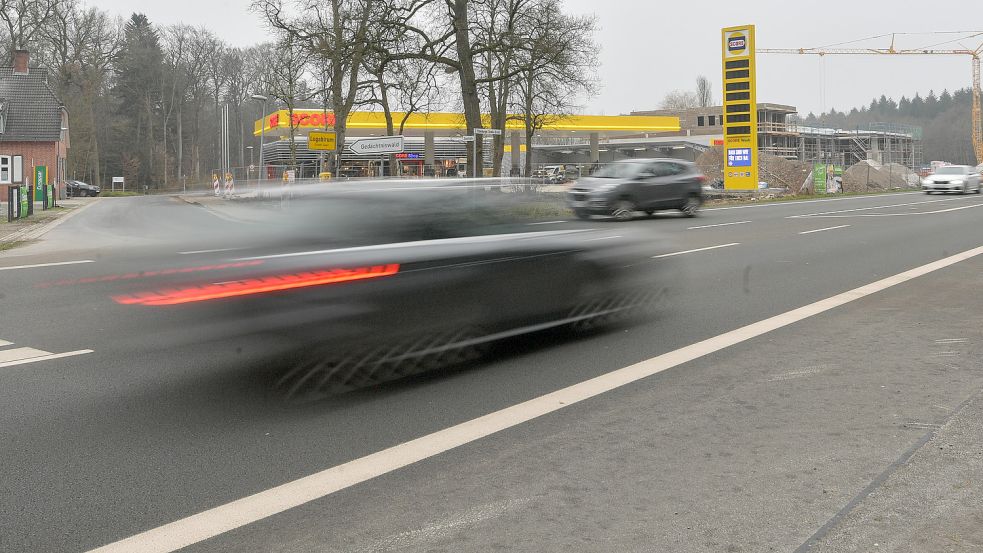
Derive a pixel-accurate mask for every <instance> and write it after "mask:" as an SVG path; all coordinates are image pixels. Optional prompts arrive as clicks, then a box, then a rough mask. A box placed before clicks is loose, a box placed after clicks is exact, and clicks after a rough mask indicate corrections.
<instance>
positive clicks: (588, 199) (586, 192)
mask: <svg viewBox="0 0 983 553" xmlns="http://www.w3.org/2000/svg"><path fill="white" fill-rule="evenodd" d="M706 181H707V178H706V176H704V175H703V174H702V173H700V171H699V170H698V169H697V168H696V166H695V165H694V164H692V163H690V162H688V161H683V160H679V159H628V160H623V161H618V162H615V163H611V164H609V165H607V166H605V167H602V168H601V169H599V170H598V171H597V172H595V173H594V174H593V175H591V176H590V177H588V178H582V179H580V180H578V181H577V183H576V184H575V185H574V186H573V187H571V189H570V191H569V192H568V194H567V205H569V206H570V208H571V209H573V211H574V213H575V214H576V215H577V217H579V218H581V219H586V218H589V217H590V216H591V215H611V216H613V217H615V218H616V219H618V220H622V221H627V220H630V219H631V218H632V217H634V215H635V213H636V212H638V211H643V212H645V213H646V214H648V215H651V214H652V213H654V212H656V211H658V210H661V209H678V210H680V211H682V212H683V214H685V215H686V216H688V217H695V216H696V215H697V213H698V212H699V210H700V207H701V206H702V205H703V185H704V183H706Z"/></svg>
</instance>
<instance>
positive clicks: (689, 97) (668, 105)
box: [660, 90, 700, 111]
mask: <svg viewBox="0 0 983 553" xmlns="http://www.w3.org/2000/svg"><path fill="white" fill-rule="evenodd" d="M699 105H700V99H699V98H698V97H697V95H696V93H695V92H690V91H689V90H673V91H670V92H669V93H668V94H666V96H665V98H663V99H662V103H661V104H660V107H661V108H662V109H669V110H673V111H681V110H684V109H692V108H695V107H698V106H699Z"/></svg>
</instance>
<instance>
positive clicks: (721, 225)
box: [686, 221, 751, 230]
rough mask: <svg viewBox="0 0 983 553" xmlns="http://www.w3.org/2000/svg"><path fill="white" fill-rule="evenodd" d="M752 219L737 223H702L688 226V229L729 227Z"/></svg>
mask: <svg viewBox="0 0 983 553" xmlns="http://www.w3.org/2000/svg"><path fill="white" fill-rule="evenodd" d="M750 222H751V221H737V222H735V223H717V224H716V225H700V226H698V227H688V228H687V229H686V230H696V229H701V228H714V227H727V226H730V225H746V224H748V223H750Z"/></svg>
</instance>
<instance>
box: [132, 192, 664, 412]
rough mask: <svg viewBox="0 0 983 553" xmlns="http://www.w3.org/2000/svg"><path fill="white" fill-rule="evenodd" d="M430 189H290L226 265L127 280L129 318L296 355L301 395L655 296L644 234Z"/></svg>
mask: <svg viewBox="0 0 983 553" xmlns="http://www.w3.org/2000/svg"><path fill="white" fill-rule="evenodd" d="M336 186H337V185H336ZM363 187H364V185H363ZM425 188H441V189H440V190H429V191H427V190H413V191H406V192H402V191H392V190H387V191H384V192H363V191H360V190H357V189H355V190H353V191H351V192H341V193H338V192H337V189H336V190H335V192H333V193H331V194H330V195H329V194H325V195H323V196H319V195H316V194H313V195H307V196H305V197H304V198H303V199H298V198H294V200H293V201H292V202H291V204H290V208H289V209H290V211H289V213H288V214H284V215H283V216H282V220H284V221H289V225H285V226H283V227H282V228H281V229H280V230H279V231H276V230H273V229H271V228H270V227H264V228H263V229H262V233H263V235H262V238H259V237H258V236H249V235H248V234H247V233H246V232H242V233H240V236H241V238H242V239H243V242H244V243H249V242H253V243H256V242H259V243H260V244H261V245H259V246H256V247H254V248H252V249H251V251H248V252H246V251H237V257H236V258H234V259H232V260H229V261H228V262H227V263H225V264H218V265H212V266H211V267H208V271H206V272H205V273H204V274H202V273H195V272H188V273H185V272H181V271H177V272H173V271H172V272H171V273H168V275H167V276H166V278H163V279H162V280H163V282H157V283H156V284H154V285H152V286H151V285H150V283H149V282H147V281H146V279H144V280H143V281H132V282H126V283H123V284H125V288H117V291H116V293H114V299H115V300H116V302H117V303H118V304H121V305H122V306H124V307H123V308H125V309H126V311H125V312H121V317H123V316H129V315H135V316H139V317H149V318H150V319H149V321H152V328H153V329H154V332H155V333H156V334H157V335H158V336H160V337H161V339H162V341H166V342H171V341H172V338H174V337H177V336H181V338H179V339H178V341H180V340H185V341H188V340H190V341H198V342H205V343H214V344H215V347H216V348H224V349H226V350H228V349H229V348H233V349H235V348H237V347H247V345H249V344H255V343H258V342H259V341H263V342H264V343H267V344H268V345H267V346H265V347H264V349H265V350H266V351H267V352H269V354H270V355H272V356H274V357H276V358H278V359H284V358H291V359H295V361H294V362H292V363H291V364H290V367H289V370H286V371H285V373H284V375H283V377H282V383H281V385H282V386H283V387H284V388H286V389H287V390H288V391H290V392H291V393H300V392H304V391H309V390H310V389H312V388H314V389H317V390H321V391H323V390H332V391H337V390H343V389H348V388H351V387H359V386H363V385H366V384H372V383H375V382H380V381H384V380H388V379H391V378H393V377H399V376H403V375H407V374H412V373H416V372H420V371H423V370H429V369H433V368H437V367H443V366H450V365H456V364H459V363H461V362H464V361H468V360H470V359H473V358H475V357H477V356H479V355H480V354H481V353H482V349H483V348H484V347H486V346H487V345H489V344H491V343H492V342H495V341H499V340H502V339H505V338H509V337H512V336H516V335H520V334H526V333H530V332H536V331H541V330H545V329H549V328H555V327H562V326H566V327H574V328H584V327H592V326H596V325H598V324H600V323H606V322H609V321H611V320H612V319H617V318H621V317H625V316H628V315H630V314H633V313H639V312H641V311H642V310H643V308H645V307H647V306H649V305H650V304H651V302H652V301H653V300H654V299H655V298H656V297H657V296H659V294H660V288H659V286H658V284H657V283H656V282H655V281H654V280H653V279H652V278H651V277H652V274H653V273H652V270H653V269H654V263H653V262H652V260H651V251H650V250H651V245H652V239H651V236H647V237H641V236H639V237H635V236H633V235H632V234H631V233H626V232H624V231H623V230H619V231H617V232H614V231H612V230H592V229H556V230H553V229H551V230H542V228H541V227H537V226H529V223H528V221H527V220H525V219H523V218H522V217H521V216H519V215H517V214H521V213H523V211H522V209H521V205H518V204H516V199H517V198H520V197H521V196H522V195H519V194H502V193H500V192H498V191H497V189H493V190H492V191H491V192H486V191H484V190H481V189H476V188H475V187H471V186H467V187H463V186H462V187H461V188H460V189H453V188H448V189H444V188H443V187H429V186H428V187H425ZM278 217H280V216H279V215H278ZM229 263H231V266H228V264H229ZM216 267H217V269H216V270H215V271H212V269H214V268H216ZM213 272H214V273H215V274H212V273H213ZM145 274H146V273H145ZM134 324H141V323H134ZM171 335H173V336H172V337H171V338H168V336H171Z"/></svg>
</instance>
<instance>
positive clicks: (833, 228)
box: [799, 225, 850, 234]
mask: <svg viewBox="0 0 983 553" xmlns="http://www.w3.org/2000/svg"><path fill="white" fill-rule="evenodd" d="M848 226H850V225H837V226H835V227H826V228H817V229H815V230H804V231H802V232H800V233H799V234H812V233H814V232H826V231H827V230H836V229H838V228H847V227H848Z"/></svg>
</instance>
